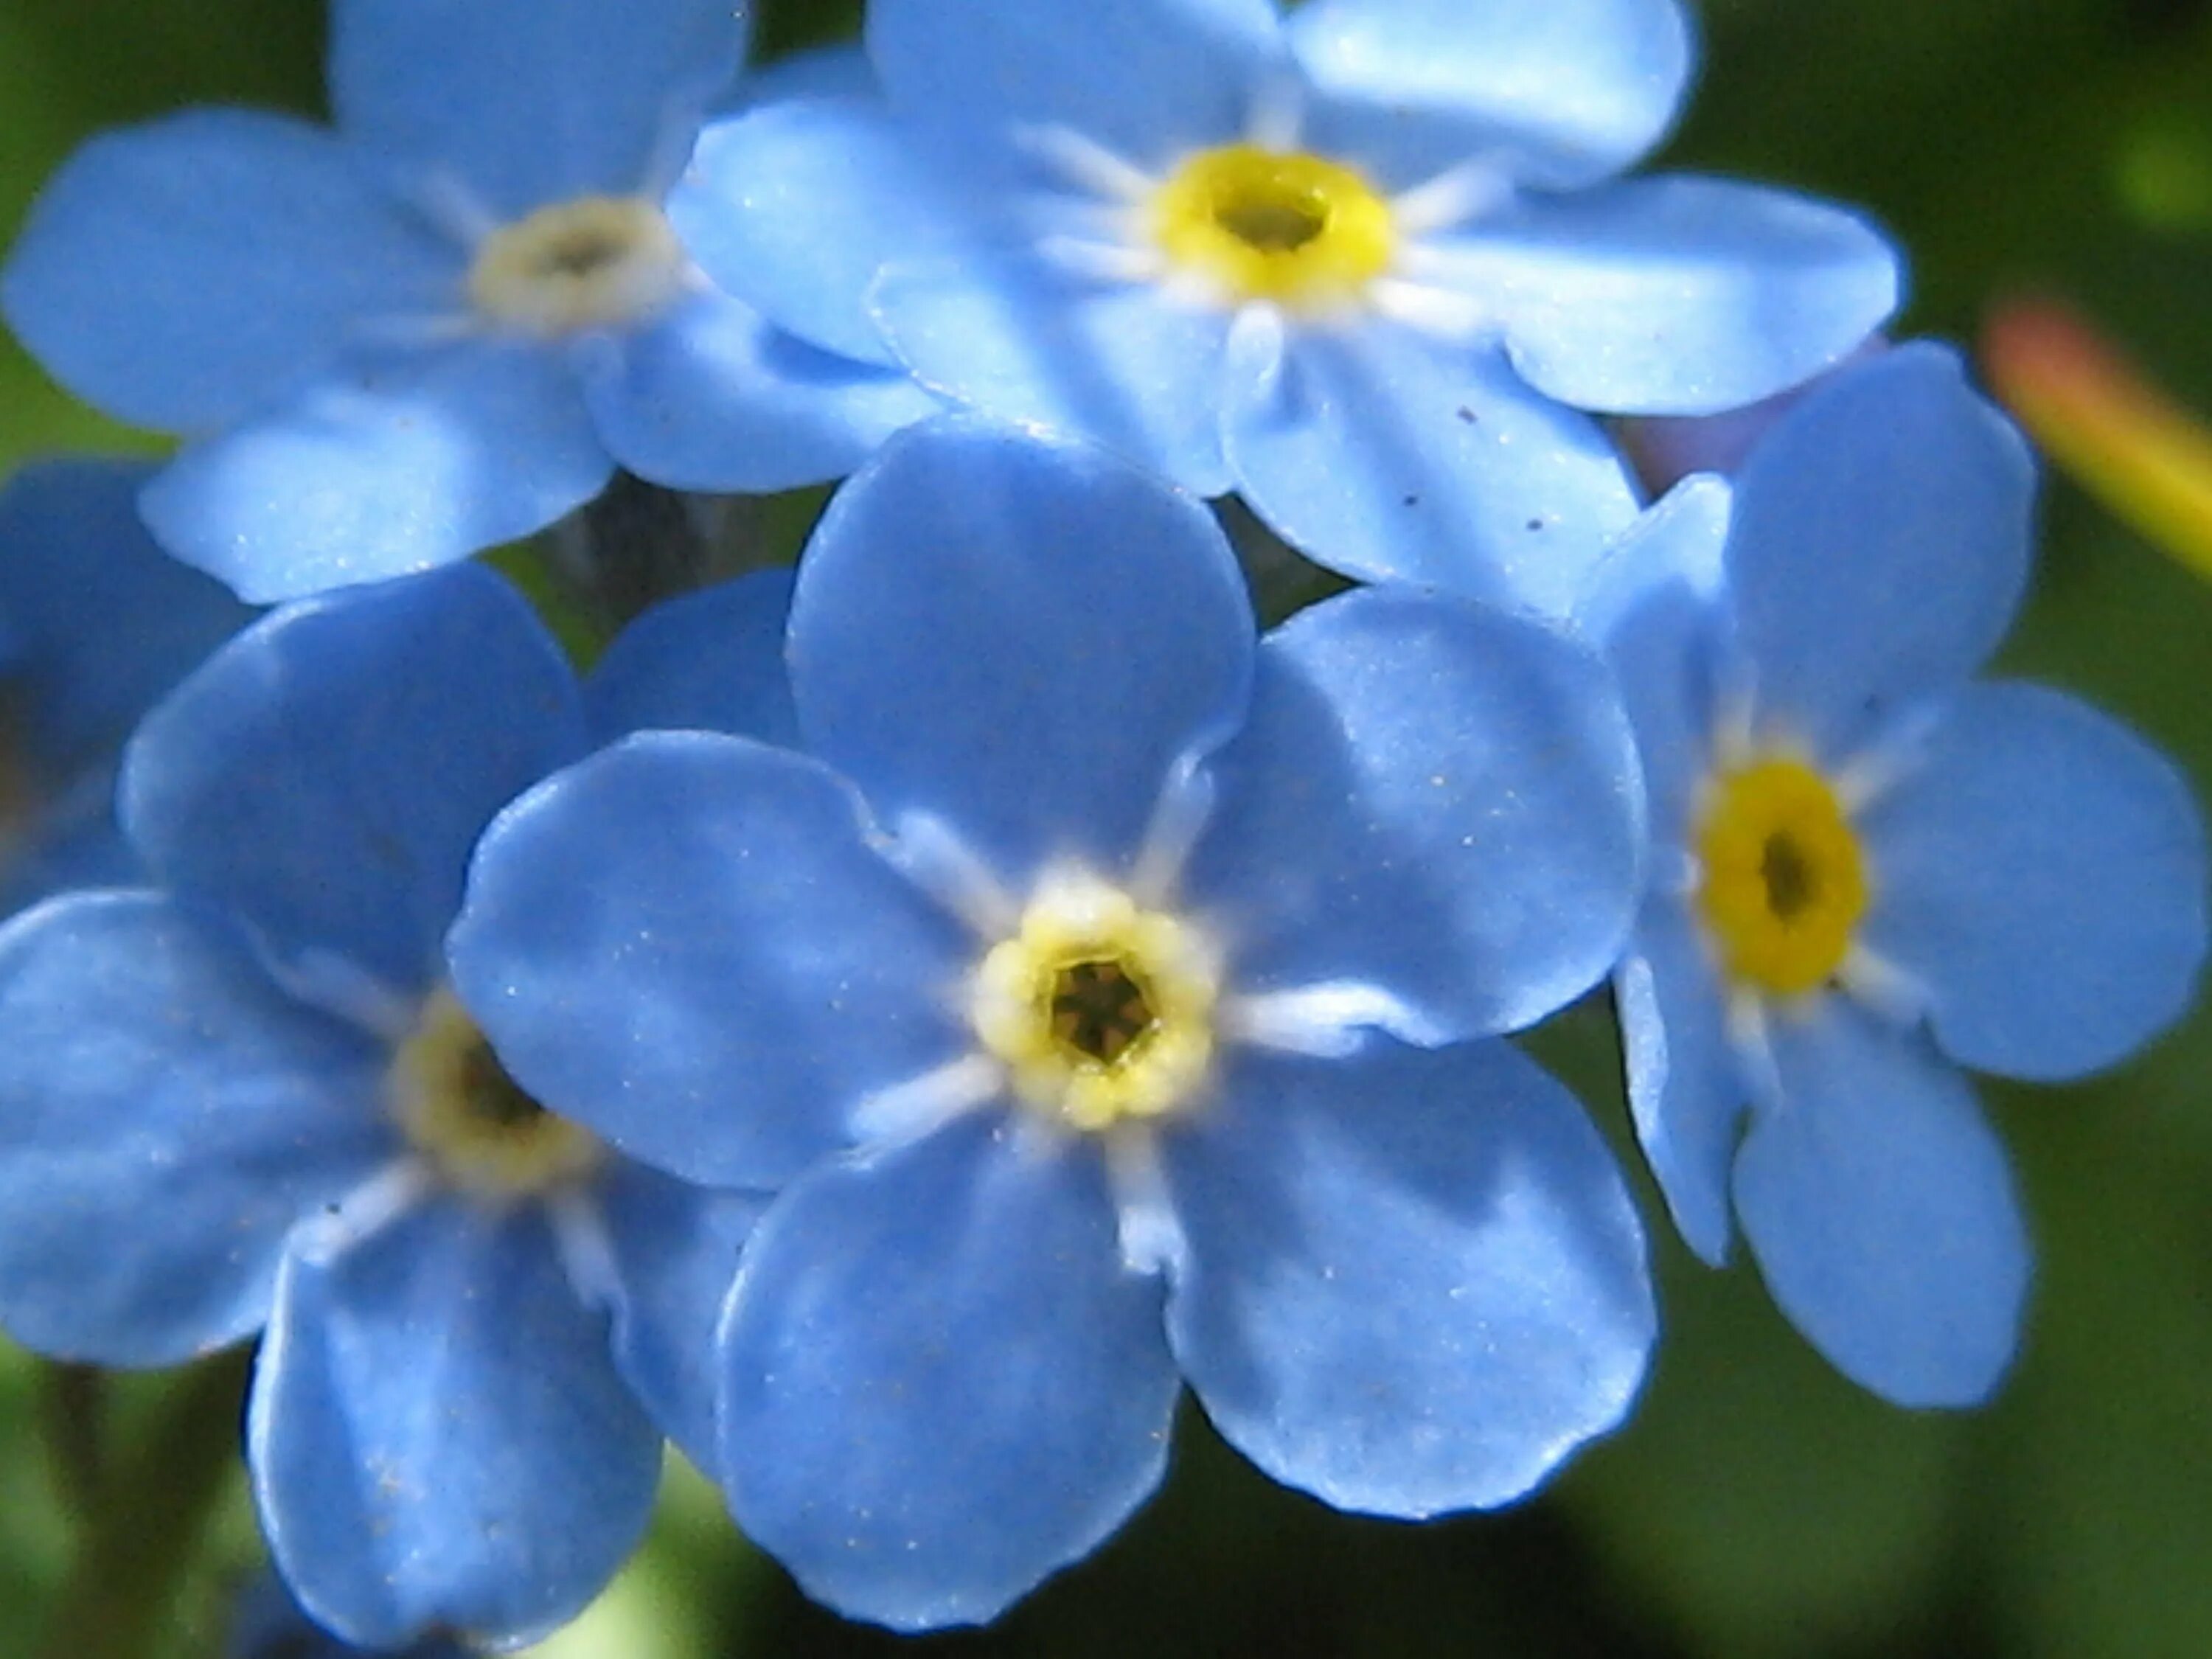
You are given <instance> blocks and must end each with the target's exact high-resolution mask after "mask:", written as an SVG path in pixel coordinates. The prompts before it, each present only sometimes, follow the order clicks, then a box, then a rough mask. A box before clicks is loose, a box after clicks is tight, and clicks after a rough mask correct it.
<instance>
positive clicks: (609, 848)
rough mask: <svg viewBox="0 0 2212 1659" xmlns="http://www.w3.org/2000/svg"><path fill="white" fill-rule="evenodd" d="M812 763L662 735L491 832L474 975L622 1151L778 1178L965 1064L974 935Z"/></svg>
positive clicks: (519, 809)
mask: <svg viewBox="0 0 2212 1659" xmlns="http://www.w3.org/2000/svg"><path fill="white" fill-rule="evenodd" d="M448 951H449V955H450V957H451V960H452V963H453V982H454V984H455V985H456V986H457V987H459V991H460V994H461V997H462V1000H464V1001H465V1002H466V1003H467V1005H468V1007H469V1012H470V1013H471V1015H472V1016H473V1017H474V1018H475V1019H476V1020H477V1024H480V1025H481V1026H482V1027H483V1030H484V1031H485V1033H486V1035H488V1036H489V1037H490V1039H491V1041H492V1044H493V1046H494V1047H495V1048H497V1049H498V1051H499V1055H500V1059H501V1061H502V1062H503V1063H504V1064H505V1066H507V1070H508V1071H509V1072H511V1073H513V1075H514V1077H515V1079H516V1080H517V1081H519V1082H520V1084H521V1085H523V1086H524V1087H525V1088H526V1089H527V1090H528V1091H530V1092H531V1094H532V1095H533V1096H535V1097H537V1098H538V1099H539V1100H542V1101H543V1102H544V1103H545V1104H546V1105H548V1106H549V1107H550V1108H551V1109H553V1110H555V1111H556V1112H559V1113H561V1114H562V1115H564V1116H567V1117H573V1118H574V1119H576V1120H577V1121H580V1122H582V1123H586V1124H588V1125H590V1126H591V1127H592V1129H594V1130H595V1131H597V1132H598V1133H600V1134H602V1135H604V1136H605V1137H606V1138H607V1139H610V1140H611V1141H613V1142H614V1143H615V1144H616V1145H617V1146H620V1147H622V1148H623V1150H624V1151H625V1152H629V1153H631V1154H632V1155H634V1156H635V1157H637V1158H642V1159H644V1160H645V1161H646V1162H647V1163H649V1164H655V1165H658V1166H659V1167H660V1168H662V1169H664V1170H668V1171H670V1172H671V1173H673V1174H676V1175H679V1176H684V1177H685V1178H687V1179H690V1180H694V1181H698V1182H703V1183H705V1184H707V1185H709V1186H718V1187H770V1186H775V1185H776V1184H779V1183H780V1182H783V1181H785V1180H787V1179H788V1178H789V1177H790V1176H793V1174H795V1173H796V1172H797V1171H799V1170H801V1169H803V1168H805V1166H806V1164H809V1163H811V1162H812V1161H813V1160H814V1159H816V1158H820V1157H821V1156H822V1155H823V1153H825V1152H829V1151H830V1150H832V1149H833V1148H835V1147H836V1146H841V1145H843V1144H846V1143H847V1142H848V1139H849V1134H848V1121H849V1119H850V1117H851V1114H852V1111H853V1109H854V1107H855V1106H856V1105H858V1104H859V1103H860V1101H861V1100H862V1099H864V1098H865V1097H866V1096H867V1095H869V1094H870V1093H871V1092H872V1091H876V1090H878V1089H884V1088H888V1087H891V1086H894V1085H898V1084H901V1083H905V1082H907V1081H909V1080H910V1079H914V1078H915V1077H918V1076H920V1075H921V1074H922V1073H927V1072H929V1071H932V1070H933V1069H935V1068H936V1067H938V1066H942V1065H945V1064H946V1063H947V1062H949V1061H951V1060H954V1059H957V1057H958V1056H959V1055H960V1054H962V1053H963V1052H964V1051H965V1049H966V1048H967V1047H968V1044H969V1038H968V1037H967V1036H965V1034H964V1033H963V1031H961V1030H958V1029H957V1028H956V1025H955V1022H954V1018H953V1017H952V1015H951V1006H953V1002H954V994H955V993H956V992H957V987H958V983H959V979H960V975H961V973H962V972H963V970H964V969H965V968H966V966H967V965H968V964H967V962H966V957H967V956H968V954H969V942H968V940H967V939H966V936H965V935H964V934H963V933H961V932H960V931H959V929H958V928H957V927H956V926H955V925H954V924H953V923H952V922H951V921H950V920H949V919H948V918H947V917H945V915H943V914H941V913H940V912H939V911H938V910H937V909H935V908H933V906H931V905H930V904H929V903H928V902H927V901H926V900H924V899H923V898H922V896H921V894H920V892H919V891H918V890H916V889H915V887H914V886H913V885H912V884H910V883H908V881H907V879H906V878H904V877H903V876H902V875H900V874H898V873H897V872H896V871H894V870H893V869H892V868H891V866H890V865H889V864H887V863H886V862H885V861H884V860H883V858H882V857H881V856H880V855H879V854H878V850H877V848H876V846H875V844H874V843H873V842H872V840H871V839H870V837H869V836H868V833H867V832H866V830H865V829H864V828H863V825H862V823H861V821H860V805H859V803H858V802H857V801H856V800H855V799H854V796H853V794H852V792H851V790H850V789H849V787H847V786H846V785H845V784H844V783H843V782H842V781H840V780H839V779H837V778H836V777H835V776H834V775H831V774H830V773H829V772H828V771H826V770H825V769H823V768H822V767H820V766H818V765H817V764H816V763H813V762H812V761H810V760H806V759H804V758H802V757H799V756H796V755H790V754H786V753H784V752H783V751H781V750H775V749H769V748H767V747H764V746H763V745H761V744H753V743H748V742H745V741H744V740H743V739H741V738H730V737H725V736H722V735H721V734H720V733H714V732H651V733H646V734H643V735H641V736H638V737H634V738H629V739H627V740H625V741H624V742H623V743H620V744H616V745H615V746H614V747H613V748H611V749H606V750H601V751H600V752H599V754H598V755H596V756H594V757H592V759H590V760H588V761H586V762H585V763H582V764H581V765H579V766H575V767H572V768H571V769H568V771H566V772H562V773H561V774H559V775H556V776H555V777H553V778H551V779H549V780H548V781H546V782H545V783H544V785H542V786H540V787H538V788H537V789H535V790H533V791H532V792H531V793H529V794H528V795H526V796H525V797H523V799H521V800H520V801H518V802H517V803H516V804H515V805H513V807H511V808H510V809H509V810H508V811H506V812H505V813H503V814H502V815H501V817H500V819H499V822H498V823H495V824H494V825H493V826H492V828H491V829H490V831H489V833H488V834H487V835H486V836H485V837H484V842H483V848H482V849H481V850H480V851H479V853H478V854H477V861H476V866H475V868H474V870H473V872H471V878H470V884H469V893H468V902H467V904H466V906H465V908H464V909H463V911H462V913H461V916H460V919H459V921H456V922H455V923H454V924H453V933H452V934H451V936H450V939H449V940H448Z"/></svg>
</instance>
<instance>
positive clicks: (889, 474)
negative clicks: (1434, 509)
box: [791, 422, 1253, 890]
mask: <svg viewBox="0 0 2212 1659" xmlns="http://www.w3.org/2000/svg"><path fill="white" fill-rule="evenodd" d="M1252 636H1253V625H1252V613H1251V606H1250V604H1249V600H1248V599H1246V597H1245V592H1244V585H1243V578H1242V576H1241V575H1239V574H1238V572H1237V565H1236V561H1235V559H1234V558H1233V557H1232V556H1231V554H1230V551H1229V545H1228V543H1227V542H1226V540H1225V538H1223V536H1222V534H1221V532H1220V529H1219V527H1218V526H1217V525H1216V524H1215V522H1214V520H1213V519H1212V515H1211V514H1210V513H1207V512H1206V508H1205V507H1203V506H1202V505H1201V504H1200V503H1199V502H1197V501H1193V500H1191V499H1190V498H1189V497H1188V496H1187V495H1181V494H1179V493H1177V492H1176V491H1173V490H1170V489H1166V488H1165V487H1164V486H1163V485H1162V484H1160V483H1158V482H1157V481H1156V480H1154V479H1152V478H1149V477H1145V476H1144V475H1143V474H1141V473H1139V472H1136V471H1133V470H1132V469H1130V468H1128V467H1127V466H1125V465H1122V464H1121V463H1120V462H1118V461H1115V460H1113V459H1109V458H1108V457H1106V456H1104V455H1103V454H1101V453H1098V452H1097V451H1095V450H1085V449H1082V448H1079V447H1074V446H1072V445H1058V444H1048V443H1045V442H1042V441H1040V440H1039V439H1038V438H1037V437H1036V435H1033V434H1027V433H1022V432H1018V431H1015V430H1013V429H1012V428H1001V427H995V426H984V425H980V424H973V423H966V422H943V423H938V424H933V425H929V426H925V427H921V428H915V430H914V431H913V432H912V433H911V434H909V435H904V436H902V437H901V438H898V439H896V440H895V441H893V442H892V443H891V444H890V446H889V447H886V448H885V449H884V452H883V453H882V454H881V456H880V457H878V459H877V460H876V461H875V462H874V463H873V464H872V465H870V466H869V468H868V469H867V470H866V471H864V472H862V473H861V474H860V475H859V476H858V477H855V478H854V480H853V481H852V482H851V483H848V485H846V487H845V488H844V489H843V490H842V491H841V492H840V493H839V495H837V497H836V500H835V501H832V502H831V503H830V505H829V511H828V512H827V513H824V514H823V520H822V523H821V526H820V527H819V528H818V529H817V531H816V532H815V535H814V539H813V541H812V542H811V544H809V547H808V549H807V552H806V556H805V558H804V560H803V561H802V562H800V565H799V591H798V592H797V594H796V595H795V596H794V598H793V600H792V617H791V673H792V691H793V696H794V697H795V699H796V700H797V702H798V705H799V726H800V728H801V730H803V731H804V732H805V734H806V737H807V740H808V744H809V746H810V747H811V749H812V750H813V751H814V752H816V753H817V754H819V755H820V756H821V757H823V759H825V760H827V761H828V762H829V763H831V764H832V765H834V766H836V767H837V768H839V769H841V770H842V771H843V772H844V773H845V774H846V775H848V777H850V778H852V779H853V780H854V782H855V783H857V784H858V785H859V786H860V792H861V793H862V794H864V795H865V796H866V798H867V799H868V803H869V805H871V806H872V808H873V809H874V810H875V811H876V813H877V815H878V817H879V818H880V819H881V821H882V822H883V823H884V824H885V825H886V826H887V827H890V828H893V829H896V828H897V827H898V826H899V824H900V823H901V821H902V820H903V819H906V818H908V817H909V816H910V815H925V816H927V817H933V818H934V819H936V820H937V821H938V822H939V823H941V824H942V825H943V826H945V828H947V829H951V831H952V832H953V833H954V834H955V835H956V836H958V837H959V838H960V839H961V840H962V841H963V842H964V843H965V844H966V845H967V847H968V848H969V850H970V851H972V852H974V853H975V854H977V855H978V856H979V857H981V859H982V860H983V862H984V863H985V865H986V866H987V867H988V868H989V869H990V870H991V871H992V872H994V873H995V874H996V875H997V876H998V877H999V878H1000V880H1001V881H1002V882H1004V883H1006V884H1009V885H1011V886H1012V887H1013V888H1014V889H1015V890H1019V889H1020V888H1021V887H1022V886H1024V884H1025V878H1027V877H1028V876H1030V874H1032V873H1034V872H1036V870H1037V869H1038V868H1039V867H1040V866H1042V864H1043V863H1045V862H1046V861H1047V860H1052V859H1054V858H1056V857H1063V856H1064V857H1072V858H1079V859H1082V860H1088V861H1090V862H1091V864H1092V866H1094V867H1103V868H1104V869H1107V870H1111V869H1114V868H1116V867H1120V866H1121V865H1123V864H1124V863H1125V861H1126V860H1128V859H1130V858H1131V857H1132V856H1133V855H1134V854H1136V853H1137V851H1138V850H1139V845H1140V843H1141V842H1142V841H1143V838H1144V835H1145V830H1146V826H1147V824H1148V823H1149V822H1150V821H1151V818H1152V813H1153V811H1154V809H1155V807H1156V806H1157V805H1158V802H1159V800H1160V797H1161V792H1162V789H1163V787H1164V784H1165V783H1166V782H1167V780H1168V777H1169V774H1170V770H1171V769H1173V768H1174V767H1175V765H1176V763H1177V762H1178V761H1179V760H1180V759H1181V758H1182V757H1186V756H1188V755H1192V754H1195V753H1200V752H1203V751H1204V750H1206V749H1208V748H1211V747H1212V746H1213V745H1214V744H1218V742H1220V741H1221V740H1222V739H1223V738H1225V737H1227V736H1228V735H1229V733H1230V732H1231V731H1233V730H1234V729H1235V726H1236V723H1237V720H1238V719H1239V718H1240V717H1241V716H1242V715H1243V710H1244V702H1245V697H1246V695H1247V690H1248V688H1249V684H1250V676H1251V671H1252V648H1253V647H1252Z"/></svg>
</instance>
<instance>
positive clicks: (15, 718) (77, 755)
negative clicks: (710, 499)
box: [0, 460, 253, 914]
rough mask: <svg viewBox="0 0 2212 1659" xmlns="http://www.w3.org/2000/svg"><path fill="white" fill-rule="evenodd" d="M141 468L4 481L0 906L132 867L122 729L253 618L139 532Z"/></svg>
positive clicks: (29, 474)
mask: <svg viewBox="0 0 2212 1659" xmlns="http://www.w3.org/2000/svg"><path fill="white" fill-rule="evenodd" d="M149 471H150V469H149V468H148V467H146V466H144V465H139V464H137V463H134V462H126V461H101V460H67V461H49V462H45V463H41V464H40V465H34V466H30V467H27V468H25V469H24V470H23V471H21V472H20V473H18V474H17V475H16V476H15V477H14V478H12V479H10V480H9V483H8V485H7V488H6V489H0V703H4V709H5V712H4V716H0V844H4V847H5V867H4V870H0V914H4V913H5V912H9V911H14V910H18V909H21V908H22V907H23V906H24V905H26V904H27V903H29V902H31V901H32V900H33V899H37V898H43V897H44V896H46V894H48V893H51V892H53V891H56V890H58V889H60V888H63V887H66V886H76V885H82V884H88V883H92V882H103V881H122V880H131V879H135V878H136V877H137V873H138V870H137V860H136V859H135V858H134V857H133V856H132V854H131V851H130V848H129V846H128V844H127V843H126V842H125V840H124V838H123V836H122V832H121V831H120V829H118V827H117V824H116V822H115V810H114V796H115V762H116V757H117V756H118V754H119V753H120V752H121V750H122V748H123V742H124V739H125V738H127V737H129V736H130V735H131V727H132V726H135V725H137V721H138V718H139V716H140V715H142V714H144V713H145V712H146V710H147V709H149V708H151V707H152V706H153V705H154V703H155V702H156V701H158V700H159V699H160V698H161V696H162V694H163V693H165V692H167V690H169V688H170V687H171V686H173V685H174V684H176V683H177V682H178V681H179V680H180V679H182V678H184V677H185V674H186V673H187V672H189V671H191V669H193V668H194V667H196V666H197V665H198V664H199V662H200V660H201V659H202V658H204V657H205V656H206V655H207V653H209V652H210V651H212V650H213V649H214V648H215V647H216V646H217V645H219V644H220V643H222V641H223V640H224V639H225V638H226V637H228V635H231V634H232V633H234V632H235V631H236V630H237V629H239V628H240V627H241V626H243V625H244V624H245V623H246V622H247V621H248V620H249V619H250V618H251V617H252V614H253V613H252V611H249V610H247V609H246V607H245V606H244V605H240V604H239V603H238V601H237V600H235V599H233V598H231V596H230V595H229V594H228V593H227V592H224V591H223V590H222V587H221V586H218V585H217V584H216V583H215V582H212V581H210V580H208V579H207V578H206V577H205V576H203V575H201V574H198V573H197V571H192V570H187V569H186V568H185V567H184V566H182V565H180V564H179V563H178V562H176V561H175V560H173V559H172V558H170V557H169V556H167V555H166V554H164V553H163V552H162V551H161V549H160V548H158V547H156V546H155V545H154V544H153V542H152V540H151V539H150V538H149V537H148V536H147V534H146V531H145V528H144V526H142V525H141V524H140V523H139V522H138V515H137V509H136V507H134V505H133V501H134V498H135V497H136V495H137V492H138V489H139V486H140V485H141V484H143V483H144V482H145V479H146V477H147V474H148V473H149Z"/></svg>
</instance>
